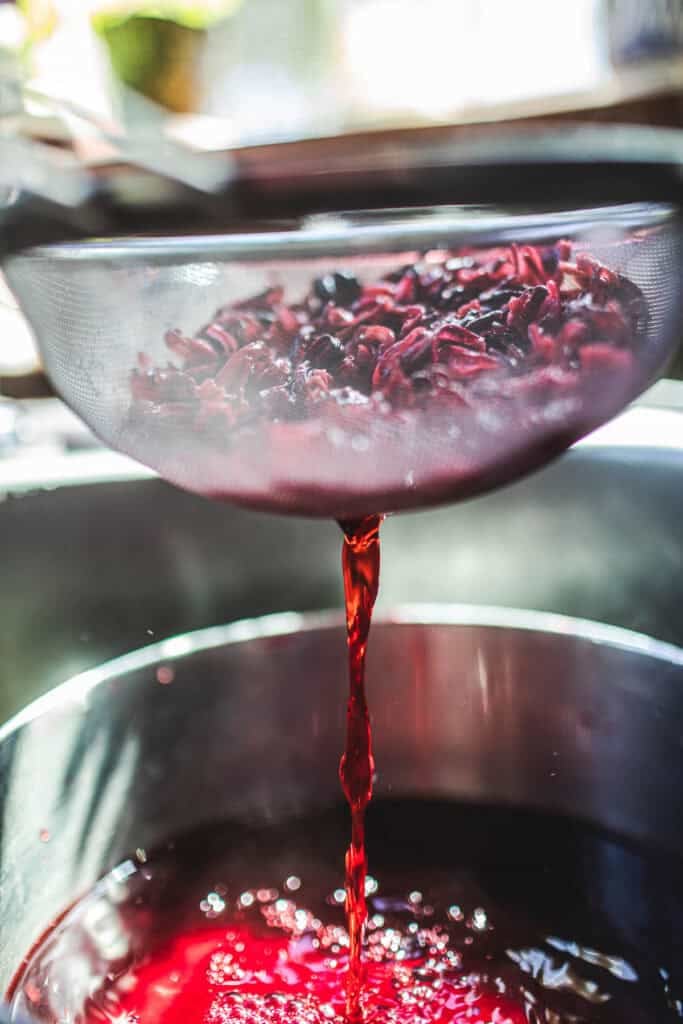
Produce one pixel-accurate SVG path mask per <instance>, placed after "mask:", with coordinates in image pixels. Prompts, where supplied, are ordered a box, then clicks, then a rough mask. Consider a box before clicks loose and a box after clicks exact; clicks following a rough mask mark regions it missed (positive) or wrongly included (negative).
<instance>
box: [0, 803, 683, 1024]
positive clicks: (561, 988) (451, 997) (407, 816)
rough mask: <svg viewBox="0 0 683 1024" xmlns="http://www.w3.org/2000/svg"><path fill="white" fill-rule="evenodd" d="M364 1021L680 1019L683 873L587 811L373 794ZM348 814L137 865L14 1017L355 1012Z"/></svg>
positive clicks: (106, 892)
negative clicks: (576, 813)
mask: <svg viewBox="0 0 683 1024" xmlns="http://www.w3.org/2000/svg"><path fill="white" fill-rule="evenodd" d="M367 813H368V816H369V822H368V824H369V830H368V847H369V857H370V864H371V868H372V872H373V873H372V874H368V875H367V876H366V879H365V885H364V895H365V900H366V904H367V919H366V922H365V929H364V930H365V938H364V943H363V978H362V988H361V992H360V1000H359V1005H358V1007H357V1008H356V1007H355V1006H354V1007H352V1012H362V1016H363V1019H364V1020H365V1021H367V1022H368V1024H548V1022H552V1024H577V1022H581V1024H664V1022H668V1021H671V1022H673V1021H676V1020H679V1019H680V1013H681V1006H682V1004H681V1002H680V994H681V991H682V988H681V982H682V980H683V979H682V978H681V963H683V957H682V954H683V865H681V862H680V860H679V859H676V858H667V857H666V856H664V855H661V854H656V853H654V852H652V851H649V852H648V851H645V850H640V849H637V848H634V847H630V846H628V845H625V844H624V843H622V842H620V841H619V840H618V839H615V838H613V837H610V836H609V835H605V834H602V833H599V832H596V831H595V830H593V829H591V828H589V827H587V826H585V825H581V824H580V823H579V822H576V821H571V820H566V819H555V818H553V817H551V816H549V815H544V814H532V813H529V812H523V811H519V810H513V811H510V810H507V811H506V810H500V809H495V808H489V809H485V808H477V807H472V806H467V807H461V806H458V805H457V804H449V803H441V804H439V803H430V802H423V801H414V802H406V803H395V804H393V803H387V802H386V801H378V802H375V801H373V802H372V803H371V804H370V805H369V806H368V809H367ZM347 834H348V815H347V813H345V812H344V809H343V808H341V807H339V808H336V809H335V810H333V811H330V812H326V813H325V814H324V815H319V816H316V817H311V818H307V819H302V820H298V821H296V822H293V823H290V824H288V825H283V826H269V827H267V828H264V829H261V830H249V829H246V828H245V827H243V826H238V825H234V824H233V825H223V826H220V825H217V826H215V827H210V828H208V829H207V830H205V831H203V832H199V833H195V834H192V835H188V836H187V837H184V838H180V839H178V840H177V841H176V842H174V843H171V844H169V846H168V848H166V849H164V850H161V851H159V852H158V853H157V854H154V853H153V852H150V853H144V852H142V851H141V852H140V853H139V855H138V859H137V860H134V861H129V862H126V863H124V864H122V865H121V866H120V867H119V868H117V869H116V871H114V872H112V874H111V875H109V876H107V877H106V878H104V879H103V880H102V881H101V882H100V883H99V885H98V886H97V887H96V888H95V889H94V890H93V891H92V892H91V893H90V894H89V895H87V896H86V897H85V898H84V899H83V900H81V901H80V902H79V903H77V904H76V905H75V906H74V907H73V908H72V909H71V911H70V912H69V913H68V915H67V916H66V917H65V918H64V919H63V920H62V921H61V922H60V923H59V924H58V925H57V926H56V927H55V928H54V929H52V930H51V931H50V932H48V934H47V935H46V936H45V937H44V939H43V940H42V941H41V942H40V943H39V945H38V946H37V947H36V949H35V950H34V951H33V953H32V954H31V956H30V958H29V960H28V962H27V963H26V964H25V965H24V967H23V969H22V971H21V973H20V976H19V977H18V978H17V981H16V983H15V987H14V992H13V1006H14V1009H15V1011H16V1012H19V1011H24V1012H25V1013H26V1012H29V1013H32V1014H33V1015H35V1016H38V1017H39V1018H40V1019H43V1020H45V1021H48V1022H50V1024H57V1022H62V1021H66V1020H71V1021H78V1022H81V1024H325V1022H328V1024H343V1022H344V1021H345V1020H347V1019H348V1002H349V997H350V995H351V996H352V997H353V990H350V989H349V986H348V977H349V962H350V958H351V955H352V953H351V937H350V935H349V931H348V929H347V927H346V910H345V902H346V892H345V890H344V888H343V872H342V870H341V869H342V865H341V864H340V858H339V850H340V849H341V848H342V846H343V843H344V840H345V837H346V836H347Z"/></svg>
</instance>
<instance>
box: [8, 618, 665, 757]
mask: <svg viewBox="0 0 683 1024" xmlns="http://www.w3.org/2000/svg"><path fill="white" fill-rule="evenodd" d="M343 624H344V617H343V614H342V612H341V611H339V610H327V611H316V612H295V611H290V612H276V613H274V614H272V615H263V616H259V617H256V618H250V619H238V620H237V621H235V622H230V623H227V624H224V625H216V626H208V627H206V628H204V629H198V630H193V631H191V632H188V633H180V634H177V635H176V636H172V637H168V638H167V639H165V640H159V641H157V642H155V643H153V644H148V645H146V646H144V647H140V648H137V649H135V650H133V651H129V652H128V653H127V654H123V655H120V656H119V657H117V658H112V659H110V660H108V661H105V662H103V663H102V664H101V665H97V666H95V667H94V668H90V669H86V670H85V671H84V672H80V673H78V674H77V675H75V676H72V677H71V678H70V679H67V680H66V681H65V682H63V683H61V684H60V685H59V686H56V687H55V688H54V689H52V690H50V691H49V692H48V693H46V694H44V695H43V696H42V697H39V698H38V699H37V700H35V701H32V702H31V703H30V704H28V705H27V706H26V707H25V708H22V710H20V711H19V712H17V714H15V715H13V716H12V717H11V718H10V719H8V721H7V722H5V723H4V725H0V745H2V744H3V743H5V742H6V741H7V740H8V739H9V737H10V736H12V735H13V734H15V733H17V732H19V731H20V730H21V729H22V728H24V727H25V726H27V725H30V724H31V722H33V721H34V720H36V719H38V718H40V717H43V716H45V715H48V714H50V713H51V712H53V711H56V710H59V709H61V708H64V707H66V706H68V705H69V704H79V703H81V704H84V703H85V702H86V701H87V699H88V696H89V695H90V693H91V691H92V690H94V689H95V688H96V687H97V686H99V685H100V684H102V683H104V682H106V681H108V680H110V679H112V678H113V677H115V676H120V675H126V674H128V673H130V672H135V671H138V670H140V669H144V668H147V667H150V666H152V665H155V664H157V663H158V662H160V661H169V660H177V659H178V658H185V657H187V656H189V655H191V654H195V653H198V652H199V651H207V650H211V649H215V648H217V647H225V646H236V645H238V644H242V643H246V642H248V641H252V640H261V639H268V638H272V637H284V636H290V635H294V634H297V633H299V634H300V633H310V632H315V631H320V630H329V629H341V628H342V627H343ZM373 625H374V626H383V625H384V626H390V625H399V626H400V625H424V626H480V627H484V628H487V627H488V628H492V629H513V630H527V631H529V632H537V633H547V634H550V635H554V636H572V637H574V638H575V639H578V640H583V641H586V642H588V643H592V644H604V645H609V646H611V647H617V648H620V649H621V650H625V651H630V652H631V653H633V654H636V655H643V656H646V657H649V658H656V659H659V660H661V661H666V662H668V663H669V664H674V665H679V666H681V668H683V648H682V647H677V646H676V645H675V644H670V643H666V642H664V641H662V640H657V639H655V638H654V637H651V636H648V635H647V634H645V633H637V632H635V631H634V630H630V629H624V628H623V627H621V626H612V625H609V624H607V623H602V622H595V621H593V620H591V619H581V618H577V617H574V616H570V615H560V614H557V613H555V612H542V611H534V610H533V609H520V608H511V607H505V606H496V605H470V604H457V603H454V604H427V603H425V604H419V603H415V604H412V603H411V604H401V605H398V606H396V607H395V608H392V609H389V610H387V611H383V610H380V611H379V612H378V614H377V615H376V616H375V617H374V619H373Z"/></svg>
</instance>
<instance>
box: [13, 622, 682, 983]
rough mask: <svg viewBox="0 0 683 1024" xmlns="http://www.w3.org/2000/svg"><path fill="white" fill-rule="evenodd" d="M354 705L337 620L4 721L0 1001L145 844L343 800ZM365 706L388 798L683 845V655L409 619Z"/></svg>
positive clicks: (128, 660)
mask: <svg viewBox="0 0 683 1024" xmlns="http://www.w3.org/2000/svg"><path fill="white" fill-rule="evenodd" d="M160 665H163V666H164V667H166V668H167V669H169V670H170V671H171V673H172V682H171V683H170V684H169V683H168V678H169V676H168V674H166V675H165V676H163V677H162V678H164V679H165V680H166V685H160V683H159V681H158V678H157V669H158V667H159V666H160ZM345 688H346V680H345V658H344V637H343V630H342V628H341V626H340V624H339V622H338V620H337V619H336V618H331V617H329V616H320V615H318V616H311V617H306V616H300V615H296V614H290V615H281V616H275V617H270V618H266V619H262V620H256V621H252V622H244V623H238V624H234V625H232V626H229V627H221V628H215V629H209V630H205V631H202V632H199V633H194V634H185V635H182V636H179V637H177V638H175V639H171V640H167V641H165V642H163V643H161V644H158V645H156V646H153V647H150V648H147V649H146V650H142V651H139V652H136V653H133V654H130V655H127V656H125V657H123V658H120V659H119V660H117V661H114V662H111V663H110V664H109V665H105V666H103V667H102V668H98V669H95V670H91V671H89V672H87V673H85V674H83V675H81V676H79V677H76V678H74V679H73V680H72V681H71V682H69V683H67V684H65V685H64V686H63V687H61V688H59V689H58V690H56V691H54V692H52V693H51V694H49V695H47V696H46V697H44V698H43V699H42V700H40V701H38V702H37V703H36V704H34V705H33V706H31V707H30V708H28V709H27V710H26V711H24V712H22V713H21V714H20V715H19V716H18V717H17V718H15V719H14V721H12V722H10V723H9V725H7V726H6V727H5V728H4V729H3V730H1V731H0V822H1V823H2V831H1V833H0V934H1V939H0V991H2V990H4V989H6V986H7V985H8V983H9V981H10V979H11V977H12V974H13V972H14V970H15V969H16V967H17V965H18V964H19V962H20V959H21V957H22V956H23V955H24V954H25V953H26V952H27V950H28V949H29V947H30V946H31V944H32V943H33V942H34V941H35V940H36V938H37V937H38V936H39V935H40V934H41V931H42V930H43V929H44V928H45V927H46V926H47V925H48V924H49V923H50V921H51V920H52V919H53V918H54V916H55V915H56V914H57V913H58V912H59V911H61V910H62V909H63V908H65V907H66V906H67V905H68V904H69V902H70V901H72V900H73V899H74V898H76V897H77V896H78V895H79V894H80V893H82V892H83V891H84V889H86V888H87V887H88V886H90V885H91V884H92V883H93V882H94V881H95V879H97V878H98V876H100V875H101V874H102V873H103V872H104V871H106V870H107V869H108V868H110V867H112V866H113V865H115V864H116V863H117V862H118V861H120V860H121V859H122V858H123V857H125V856H126V855H127V854H129V853H130V852H131V851H133V850H135V849H136V848H137V847H143V848H150V847H154V846H155V845H158V844H160V843H162V842H163V841H164V840H166V839H168V838H170V837H172V836H174V835H177V834H178V833H179V832H182V831H184V830H187V829H190V828H192V827H194V826H197V825H199V824H202V823H207V822H211V821H213V820H217V819H218V820H231V819H232V820H238V821H249V822H254V823H263V822H270V821H275V820H280V819H283V818H287V817H288V816H291V815H294V814H299V813H303V812H306V811H312V810H316V809H322V808H325V807H327V806H329V805H331V804H334V803H336V802H338V801H339V799H340V795H339V791H338V782H337V762H338V757H339V753H340V750H341V748H342V738H343V727H344V708H345V700H344V692H345ZM369 689H370V695H371V701H372V707H373V715H374V724H375V731H376V757H377V765H378V770H379V778H378V783H377V794H378V795H379V796H381V795H383V794H385V795H386V794H391V796H392V797H401V796H417V797H442V798H443V797H447V798H450V797H452V798H459V799H466V800H474V801H479V802H484V803H494V802H495V803H503V804H512V805H516V806H521V807H528V808H542V809H549V810H552V811H556V812H559V813H563V814H568V815H574V816H577V817H579V818H581V819H584V820H587V821H590V822H596V823H599V824H600V825H603V826H605V827H607V828H609V829H615V830H617V831H618V832H620V833H623V834H625V835H627V836H631V837H634V838H637V839H643V840H647V841H650V842H653V843H655V844H657V845H659V846H662V847H670V848H673V849H676V850H679V851H680V850H681V849H682V848H683V836H682V835H681V831H680V822H681V821H682V820H683V784H682V783H683V746H682V745H681V741H680V737H681V732H682V729H683V651H682V650H681V649H679V648H674V647H671V646H668V645H666V644H663V643H659V642H657V641H654V640H650V639H647V638H645V637H643V636H639V635H637V634H634V633H629V632H626V631H624V630H620V629H614V628H610V627H606V626H598V625H595V624H592V623H589V622H585V621H580V620H575V619H569V618H563V617H559V616H553V615H543V614H538V613H524V612H513V611H509V610H503V609H481V610H473V609H468V608H463V607H453V606H452V607H443V606H442V607H412V608H407V609H405V610H404V611H402V612H399V613H396V614H394V615H393V616H392V617H391V618H390V619H384V620H382V621H380V622H378V623H377V624H376V627H375V630H374V633H373V636H372V640H371V645H370V665H369ZM265 752H267V756H264V754H265Z"/></svg>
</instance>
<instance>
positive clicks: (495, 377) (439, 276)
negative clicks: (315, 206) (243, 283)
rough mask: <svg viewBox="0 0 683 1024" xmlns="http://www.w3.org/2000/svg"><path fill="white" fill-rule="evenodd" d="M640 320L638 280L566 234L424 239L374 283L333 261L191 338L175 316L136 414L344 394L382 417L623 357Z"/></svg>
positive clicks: (616, 365)
mask: <svg viewBox="0 0 683 1024" xmlns="http://www.w3.org/2000/svg"><path fill="white" fill-rule="evenodd" d="M645 319H646V305H645V300H644V298H643V296H642V294H641V292H640V291H639V289H638V288H637V287H636V286H635V285H634V284H632V283H631V282H630V281H629V280H628V279H626V278H624V277H623V276H621V275H620V274H618V273H615V272H613V271H611V270H610V269H608V268H607V267H606V266H603V265H602V264H600V263H599V262H597V261H596V260H595V259H592V258H590V257H589V256H587V255H585V254H581V253H578V254H576V255H575V256H573V255H572V246H571V244H570V243H569V242H566V241H560V242H558V243H557V244H556V245H548V246H531V245H514V244H513V245H511V246H509V247H506V248H494V249H488V250H467V251H459V252H457V253H453V252H440V253H429V254H427V256H426V258H425V259H424V260H423V261H422V262H420V263H418V264H416V265H408V266H404V267H401V268H399V269H397V270H396V271H394V272H393V273H390V274H388V275H387V276H385V277H384V278H382V279H381V280H379V281H375V282H373V283H369V284H365V285H363V284H361V283H360V282H359V281H358V280H357V279H356V277H355V276H353V275H352V274H350V273H345V272H342V271H337V272H334V273H329V274H326V275H324V276H322V277H319V278H317V279H316V280H314V281H313V283H312V285H311V288H310V291H309V293H308V294H307V295H306V296H305V298H304V299H303V301H301V302H297V303H291V302H287V301H286V300H285V295H284V291H283V289H282V288H280V287H273V288H270V289H268V290H267V291H265V292H262V293H261V294H259V295H255V296H253V297H252V298H249V299H244V300H241V301H239V302H233V303H231V304H230V305H227V306H224V307H222V308H221V309H219V310H217V312H216V313H215V315H214V318H213V320H212V321H211V323H209V324H206V325H205V326H204V327H203V328H202V329H201V330H200V331H199V332H198V333H197V334H196V335H195V336H194V337H187V336H185V335H183V334H182V333H181V332H180V331H178V330H171V331H168V332H167V333H166V344H167V346H168V348H169V350H170V351H171V352H172V353H173V355H174V356H175V357H176V364H175V365H168V366H166V367H155V366H152V365H150V362H149V360H148V358H147V357H145V356H144V355H141V356H140V359H139V366H138V367H137V368H136V369H135V370H134V371H133V374H132V378H131V387H132V394H133V399H134V403H133V413H134V414H135V415H137V414H141V415H144V414H145V412H153V413H154V414H155V417H156V418H158V417H159V415H161V416H162V417H165V416H172V417H174V418H176V419H179V420H184V421H186V422H187V423H188V425H192V426H193V427H195V428H199V429H201V430H203V431H207V432H209V433H213V432H217V433H218V434H220V435H221V436H222V437H223V438H227V436H228V435H229V433H230V432H231V431H234V430H235V429H236V428H240V427H245V426H248V425H254V424H257V423H258V422H269V423H272V422H288V421H289V422H291V421H301V420H306V419H308V418H321V417H325V418H326V417H332V419H334V413H335V409H336V408H344V409H345V410H347V409H348V407H349V406H360V407H362V406H367V407H368V413H370V412H371V413H372V416H373V417H377V416H391V415H393V414H394V413H395V412H397V411H398V412H400V411H401V410H418V411H419V410H421V409H427V408H430V409H431V408H434V407H437V406H441V407H444V408H447V407H449V406H451V407H453V408H456V407H462V406H463V405H465V406H468V405H475V406H476V405H478V404H479V403H480V402H485V401H486V400H487V399H490V398H491V397H492V396H493V397H495V398H496V399H500V398H503V399H505V398H506V397H510V398H519V397H521V396H523V395H524V396H525V395H528V396H529V397H530V398H532V399H535V398H542V397H543V395H544V394H545V393H546V392H548V391H552V392H557V391H562V390H563V389H567V390H572V389H574V388H575V386H576V383H577V377H580V376H583V375H591V374H594V373H596V372H600V371H602V372H608V373H610V372H612V371H613V372H614V373H623V372H624V371H625V370H626V371H627V370H628V369H629V367H630V366H631V364H632V362H633V358H634V349H635V347H636V346H637V344H638V341H639V339H640V338H641V337H642V334H643V331H644V327H645ZM359 412H360V410H359Z"/></svg>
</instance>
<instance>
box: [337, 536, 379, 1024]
mask: <svg viewBox="0 0 683 1024" xmlns="http://www.w3.org/2000/svg"><path fill="white" fill-rule="evenodd" d="M381 521H382V517H381V516H368V517H367V518H366V519H362V520H360V521H358V522H352V523H348V522H347V523H342V524H340V525H341V527H342V530H343V531H344V545H343V548H342V569H343V573H344V596H345V601H346V631H347V638H348V649H349V704H348V711H347V719H346V749H345V751H344V754H343V756H342V759H341V763H340V765H339V777H340V779H341V784H342V788H343V790H344V795H345V796H346V799H347V801H348V804H349V809H350V811H351V843H350V845H349V848H348V850H347V851H346V879H345V889H346V920H347V928H348V932H349V968H348V978H347V987H346V1019H347V1021H348V1022H349V1024H356V1022H357V1021H360V1020H362V1018H363V1014H362V1009H361V992H362V987H363V965H362V959H361V957H362V948H363V932H364V929H365V922H366V920H367V916H368V911H367V905H366V900H365V880H366V877H367V872H368V862H367V854H366V851H365V809H366V807H367V805H368V803H369V802H370V799H371V797H372V777H373V773H374V767H375V763H374V760H373V756H372V729H371V726H370V715H369V712H368V704H367V698H366V695H365V653H366V650H367V643H368V634H369V632H370V623H371V620H372V609H373V607H374V605H375V599H376V597H377V588H378V587H379V528H380V524H381Z"/></svg>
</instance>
